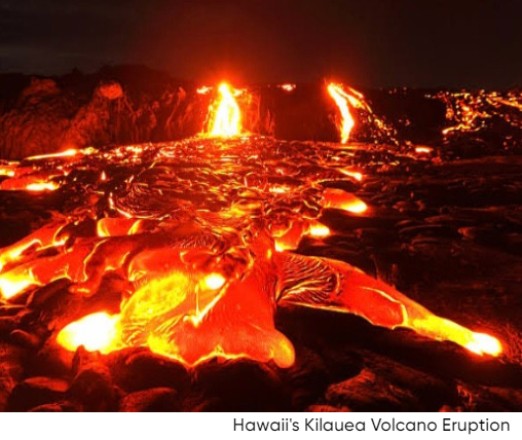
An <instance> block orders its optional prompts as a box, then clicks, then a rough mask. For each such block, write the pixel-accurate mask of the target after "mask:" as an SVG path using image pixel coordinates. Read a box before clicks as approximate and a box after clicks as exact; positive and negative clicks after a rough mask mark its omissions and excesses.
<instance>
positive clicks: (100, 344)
mask: <svg viewBox="0 0 522 440" xmlns="http://www.w3.org/2000/svg"><path fill="white" fill-rule="evenodd" d="M118 322H119V315H109V314H108V313H105V312H98V313H93V314H92V315H87V316H84V317H83V318H81V319H79V320H78V321H74V322H71V323H70V324H68V325H67V326H65V327H64V328H63V329H61V330H60V332H59V333H58V336H57V337H56V341H57V342H58V344H60V345H61V346H62V347H64V348H65V349H67V350H71V351H75V350H76V349H77V348H78V347H79V346H80V345H82V346H83V347H84V348H85V349H86V350H87V351H99V352H101V353H110V352H111V351H113V350H114V349H117V345H115V344H116V343H117V340H118V330H119V329H118Z"/></svg>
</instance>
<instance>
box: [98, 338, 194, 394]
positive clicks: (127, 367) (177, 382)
mask: <svg viewBox="0 0 522 440" xmlns="http://www.w3.org/2000/svg"><path fill="white" fill-rule="evenodd" d="M107 365H108V366H109V368H110V370H111V373H112V375H113V378H114V381H115V383H116V384H118V386H120V387H122V388H123V389H125V390H126V391H139V390H144V389H148V388H157V387H168V388H173V389H175V390H177V391H181V390H184V389H185V388H187V386H188V385H189V384H190V377H189V374H188V371H187V369H186V368H185V367H184V366H183V365H181V364H180V363H178V362H174V361H170V360H168V359H165V358H162V357H159V356H157V355H155V354H153V353H151V352H150V351H149V350H148V349H142V348H132V349H125V350H121V351H119V352H116V353H111V354H110V355H109V356H108V357H107Z"/></svg>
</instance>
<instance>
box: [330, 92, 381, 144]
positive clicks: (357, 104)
mask: <svg viewBox="0 0 522 440" xmlns="http://www.w3.org/2000/svg"><path fill="white" fill-rule="evenodd" d="M327 90H328V93H329V94H330V96H331V97H332V98H333V100H334V101H335V104H336V105H337V107H338V109H339V112H340V114H341V123H340V126H339V131H340V134H341V144H345V143H346V142H348V140H349V139H350V133H351V132H352V130H353V128H354V126H355V119H354V116H353V115H352V112H351V111H350V108H353V109H364V110H366V111H368V112H371V110H370V108H369V107H368V105H367V104H366V103H365V102H364V96H363V95H362V94H361V93H359V92H358V91H356V90H354V89H352V88H350V87H347V91H346V90H345V89H344V87H343V86H342V85H341V84H336V83H330V84H328V87H327Z"/></svg>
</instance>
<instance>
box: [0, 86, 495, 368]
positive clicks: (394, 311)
mask: <svg viewBox="0 0 522 440" xmlns="http://www.w3.org/2000/svg"><path fill="white" fill-rule="evenodd" d="M329 90H330V92H331V93H333V95H332V96H333V97H334V99H335V100H336V102H337V103H338V105H339V106H340V109H341V113H342V115H343V118H344V119H343V121H344V122H343V129H342V142H346V141H347V140H348V136H349V134H350V130H351V129H352V128H353V125H354V122H353V117H352V115H351V113H350V112H349V107H348V104H349V105H351V106H353V107H354V108H359V107H358V106H364V105H365V104H364V103H363V101H361V96H359V95H358V94H356V93H355V92H354V91H353V90H351V89H350V93H347V92H344V91H343V89H342V88H340V86H338V85H333V84H332V85H330V87H329ZM219 93H220V97H219V99H218V101H217V102H216V103H215V104H213V105H212V106H211V109H210V117H209V130H208V136H209V137H210V138H201V137H198V138H195V139H186V140H183V141H179V142H174V143H169V144H156V145H147V146H140V145H138V146H128V147H117V148H113V149H106V150H104V151H103V152H102V151H96V150H90V151H89V154H88V155H86V154H65V155H55V156H48V157H40V158H37V159H36V160H33V161H30V162H31V163H32V165H31V166H32V167H33V168H32V171H30V170H26V174H25V176H26V177H27V178H28V179H31V176H33V175H35V176H38V175H39V173H42V172H43V171H42V170H44V169H45V170H48V169H50V168H53V167H54V169H56V170H60V172H59V173H58V172H57V174H59V175H60V176H61V177H60V178H61V179H62V180H61V181H62V184H61V186H60V187H59V188H57V192H59V193H60V194H62V195H63V196H64V197H65V198H66V199H67V200H72V201H71V202H70V203H69V205H67V208H63V209H62V212H61V213H60V214H55V219H54V221H53V222H52V223H50V224H48V225H46V226H43V227H42V228H41V229H38V230H36V231H35V232H33V233H32V234H30V235H29V236H27V237H26V238H25V239H22V240H21V241H19V242H18V243H15V244H13V245H11V246H8V247H6V248H4V249H3V250H1V251H0V294H1V296H2V298H3V300H4V301H17V300H20V299H21V298H23V296H24V295H26V294H29V293H33V294H34V295H37V294H38V291H39V289H40V288H41V287H43V286H48V285H49V284H51V283H53V282H55V281H57V280H64V279H65V280H68V282H69V283H70V288H69V290H70V292H71V293H70V294H71V295H76V296H77V297H78V298H79V300H80V301H81V300H83V299H85V301H86V302H87V299H88V298H93V297H95V298H99V299H101V301H100V303H101V304H104V302H103V300H104V298H106V301H107V303H106V304H105V306H106V307H100V309H99V310H96V311H95V313H93V310H92V309H91V310H89V312H87V311H85V312H84V313H83V314H79V315H76V316H74V317H73V316H71V317H67V319H66V320H67V321H68V324H67V325H61V326H60V327H59V328H57V329H56V330H57V336H56V340H57V342H58V344H60V345H61V346H62V347H64V348H65V349H67V350H75V349H77V348H78V347H79V346H80V345H83V346H84V347H85V348H86V349H87V350H93V351H95V350H96V351H101V352H102V353H109V352H111V351H114V350H118V349H121V348H124V347H137V346H144V347H148V348H149V349H150V350H151V351H153V352H155V353H158V354H160V355H163V356H166V357H169V358H171V359H176V360H177V361H179V362H182V363H184V364H186V365H190V366H193V365H196V364H199V363H201V362H202V361H205V360H207V359H209V358H212V357H224V358H229V359H230V358H237V357H247V358H250V359H253V360H256V361H259V362H268V361H274V362H275V363H276V364H277V365H278V366H280V367H289V366H291V365H292V364H293V363H294V358H295V354H294V348H293V345H292V343H291V342H290V340H289V339H288V338H287V337H286V336H285V335H284V334H282V333H281V332H280V331H279V330H278V329H277V328H276V326H275V321H274V314H275V311H276V308H278V307H284V306H290V305H292V306H304V307H312V308H316V309H324V310H329V311H332V312H343V313H353V314H356V315H359V316H361V317H363V318H365V319H367V320H368V321H370V322H371V323H373V324H375V325H379V326H383V327H387V328H390V329H394V328H397V327H406V328H410V329H413V330H415V331H416V332H418V333H419V334H421V335H424V336H427V337H429V338H433V339H436V340H449V341H453V342H455V343H456V344H459V345H461V346H463V347H465V348H466V349H468V350H469V351H472V352H474V353H477V354H488V355H492V356H498V355H499V354H500V353H501V352H502V346H501V344H500V342H499V341H498V340H497V339H496V338H494V337H493V336H490V335H487V334H483V333H478V332H474V331H472V330H470V329H467V328H465V327H463V326H461V325H459V324H457V323H455V322H453V321H450V320H448V319H445V318H442V317H439V316H437V315H435V314H433V313H431V312H430V311H428V310H427V309H426V308H424V307H423V306H421V305H419V304H417V303H416V302H414V301H412V300H411V299H409V298H407V297H406V296H404V295H403V294H402V293H400V292H398V291H397V290H396V289H394V288H393V287H391V286H389V285H387V284H385V283H384V282H382V281H379V280H376V279H374V278H372V277H371V276H369V275H367V274H365V273H364V272H362V271H361V270H359V269H357V268H355V267H353V266H351V265H349V264H348V263H346V262H343V261H339V260H335V259H330V258H324V257H314V256H302V255H299V254H298V253H294V252H292V251H294V250H296V249H298V248H299V247H300V246H301V244H302V243H303V240H305V239H306V240H315V241H317V242H322V241H324V240H328V239H329V238H331V237H335V235H336V231H335V228H331V227H329V226H327V225H325V224H324V223H323V222H322V219H323V217H324V215H325V213H326V212H327V211H328V210H336V211H338V212H339V213H340V215H343V216H348V217H349V216H367V215H369V213H371V212H372V209H373V207H371V206H369V204H367V203H366V202H364V201H363V200H362V199H361V198H360V197H358V196H357V195H356V194H353V193H349V192H347V191H345V190H344V189H340V188H339V187H335V186H336V185H337V186H342V184H344V185H346V184H347V183H349V184H350V185H351V186H353V187H357V185H359V184H360V182H361V181H362V180H363V178H364V175H363V172H361V171H358V170H357V171H356V170H355V168H354V166H355V163H354V159H353V153H352V152H351V151H347V150H346V148H344V147H339V146H338V145H336V144H320V143H302V144H296V143H292V142H282V141H277V140H275V139H270V138H262V137H256V136H249V137H239V136H237V135H239V134H241V115H240V109H239V106H238V105H237V102H236V101H235V99H234V95H235V94H236V92H234V91H233V90H232V89H231V88H230V86H228V85H226V84H222V85H221V86H220V87H219ZM220 138H227V139H220ZM216 147H218V148H216ZM87 156H88V157H87ZM311 158H313V160H312V159H311ZM44 165H45V166H44ZM359 165H360V164H359ZM357 169H359V167H357ZM74 170H81V179H79V177H78V175H77V174H75V172H74ZM9 172H10V174H13V175H16V172H17V167H16V166H14V167H13V168H12V169H9ZM100 176H103V178H100ZM11 178H14V177H11ZM8 181H9V179H7V180H5V181H4V182H8ZM325 182H329V185H328V186H326V185H325ZM333 184H336V185H333ZM25 189H26V190H30V188H27V187H26V188H25ZM78 195H80V196H79V197H78ZM370 205H371V204H370ZM107 276H113V277H117V278H118V279H119V280H121V284H120V285H119V286H120V287H119V289H120V290H118V291H116V293H117V294H118V297H119V304H118V306H119V313H113V312H111V311H110V310H114V307H112V308H111V307H110V306H114V304H111V303H110V298H113V297H114V295H112V296H111V295H108V294H107V287H106V286H105V285H104V284H103V282H104V280H105V279H106V277H107ZM113 293H114V292H113Z"/></svg>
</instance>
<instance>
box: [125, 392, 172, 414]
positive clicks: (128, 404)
mask: <svg viewBox="0 0 522 440" xmlns="http://www.w3.org/2000/svg"><path fill="white" fill-rule="evenodd" d="M180 409H181V402H180V399H179V396H178V393H177V392H176V390H173V389H172V388H166V387H159V388H150V389H148V390H143V391H136V392H134V393H130V394H127V395H126V396H125V397H123V398H122V399H121V402H120V408H119V410H120V411H126V412H156V411H179V410H180Z"/></svg>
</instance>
